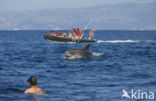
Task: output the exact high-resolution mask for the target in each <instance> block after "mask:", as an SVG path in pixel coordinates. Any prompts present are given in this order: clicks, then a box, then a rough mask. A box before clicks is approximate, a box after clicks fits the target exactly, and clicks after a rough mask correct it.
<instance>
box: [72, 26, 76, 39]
mask: <svg viewBox="0 0 156 101" xmlns="http://www.w3.org/2000/svg"><path fill="white" fill-rule="evenodd" d="M72 34H73V37H72V41H76V29H75V28H72Z"/></svg>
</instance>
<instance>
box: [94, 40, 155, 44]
mask: <svg viewBox="0 0 156 101" xmlns="http://www.w3.org/2000/svg"><path fill="white" fill-rule="evenodd" d="M137 42H154V43H155V42H156V40H106V41H104V40H97V43H137Z"/></svg>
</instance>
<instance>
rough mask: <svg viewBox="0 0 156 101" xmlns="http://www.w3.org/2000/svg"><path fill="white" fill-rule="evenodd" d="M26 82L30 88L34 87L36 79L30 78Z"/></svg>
mask: <svg viewBox="0 0 156 101" xmlns="http://www.w3.org/2000/svg"><path fill="white" fill-rule="evenodd" d="M27 82H29V83H30V84H31V85H32V86H34V85H36V84H37V79H36V77H34V76H31V77H30V78H29V79H28V80H27Z"/></svg>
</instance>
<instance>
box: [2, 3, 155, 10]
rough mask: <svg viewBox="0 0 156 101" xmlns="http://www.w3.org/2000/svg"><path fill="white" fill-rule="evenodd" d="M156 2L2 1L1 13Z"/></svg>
mask: <svg viewBox="0 0 156 101" xmlns="http://www.w3.org/2000/svg"><path fill="white" fill-rule="evenodd" d="M154 1H156V0H0V12H4V11H25V10H39V9H46V8H50V9H58V8H82V7H91V6H97V5H102V4H116V3H128V2H131V3H150V2H154Z"/></svg>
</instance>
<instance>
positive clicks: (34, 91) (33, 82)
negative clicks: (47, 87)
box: [24, 76, 45, 94]
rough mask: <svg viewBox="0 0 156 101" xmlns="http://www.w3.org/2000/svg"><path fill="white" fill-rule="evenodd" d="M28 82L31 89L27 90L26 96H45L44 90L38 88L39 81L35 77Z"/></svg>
mask: <svg viewBox="0 0 156 101" xmlns="http://www.w3.org/2000/svg"><path fill="white" fill-rule="evenodd" d="M27 82H29V85H30V87H31V88H29V89H27V90H26V91H25V92H24V94H45V91H44V90H42V89H41V88H38V87H37V86H36V84H37V79H36V78H35V77H34V76H31V77H30V78H29V79H28V80H27Z"/></svg>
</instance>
